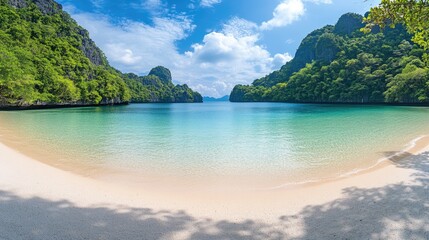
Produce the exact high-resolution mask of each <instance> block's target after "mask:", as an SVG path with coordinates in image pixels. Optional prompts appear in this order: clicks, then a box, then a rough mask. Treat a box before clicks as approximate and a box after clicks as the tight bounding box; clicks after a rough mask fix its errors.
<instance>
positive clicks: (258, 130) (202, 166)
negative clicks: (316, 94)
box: [0, 102, 429, 182]
mask: <svg viewBox="0 0 429 240" xmlns="http://www.w3.org/2000/svg"><path fill="white" fill-rule="evenodd" d="M428 120H429V109H426V108H416V107H388V106H334V105H299V104H282V103H243V104H235V103H228V102H222V103H204V104H135V105H129V106H119V107H99V108H78V109H57V110H39V111H22V112H1V113H0V123H1V127H0V130H1V129H3V131H5V129H9V130H10V129H13V131H14V133H15V134H16V135H17V136H20V141H21V144H23V145H29V144H31V145H32V146H35V147H37V148H38V149H40V151H46V152H49V153H54V154H56V155H57V156H58V161H60V162H63V163H76V162H79V163H84V164H88V165H90V166H92V167H95V168H96V167H98V166H100V167H114V168H115V167H116V168H121V169H130V170H133V171H139V170H142V171H150V172H152V173H158V172H159V173H162V174H168V175H188V176H196V177H200V176H206V175H217V176H224V175H228V176H233V175H252V174H257V175H260V176H264V175H267V176H270V175H282V176H284V177H285V181H290V182H300V181H308V180H317V179H320V178H327V177H335V176H340V175H342V174H346V173H348V172H351V171H354V170H356V169H362V168H367V167H370V166H372V165H374V164H375V163H376V162H377V161H378V160H379V159H380V158H383V157H384V156H386V155H388V154H389V153H390V152H394V151H400V150H401V149H403V148H404V147H405V146H406V144H407V143H409V142H410V141H412V140H413V139H415V138H416V137H418V136H421V135H425V134H429V124H428V123H429V121H428Z"/></svg>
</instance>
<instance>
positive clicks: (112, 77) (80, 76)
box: [0, 0, 199, 107]
mask: <svg viewBox="0 0 429 240" xmlns="http://www.w3.org/2000/svg"><path fill="white" fill-rule="evenodd" d="M127 76H128V75H123V74H122V73H120V72H119V71H117V70H115V69H114V68H112V67H111V66H110V65H109V63H108V61H107V59H106V57H105V55H104V54H103V52H102V51H101V50H100V49H99V48H98V47H97V46H96V45H95V43H94V42H93V41H92V40H91V39H90V37H89V34H88V32H87V31H86V30H85V29H83V28H82V27H80V26H79V25H78V24H77V23H76V22H75V21H74V20H73V19H72V18H71V17H70V16H69V15H68V14H67V13H66V12H64V11H62V6H61V5H60V4H58V3H56V2H55V1H53V0H0V107H14V106H17V107H20V106H23V107H25V106H44V105H54V106H55V105H93V104H120V103H126V102H129V101H130V100H138V102H164V100H165V101H167V102H193V101H194V99H197V100H199V99H198V95H199V94H197V93H194V92H192V91H191V90H190V89H189V88H188V87H187V86H177V87H176V86H174V87H171V86H170V85H169V84H168V83H167V84H166V85H168V87H161V88H158V87H152V86H149V87H148V86H145V85H144V84H143V85H144V86H143V87H142V86H141V84H140V83H139V82H138V81H136V82H133V83H131V82H132V80H129V77H127ZM141 89H144V90H142V91H141ZM182 92H186V94H188V93H189V94H188V95H190V96H188V95H186V94H185V93H182ZM140 94H141V95H140ZM148 95H149V96H151V97H150V98H149V99H150V101H146V100H147V99H148V98H147V96H148ZM152 96H155V97H152ZM158 96H159V97H158ZM168 96H175V99H174V101H172V99H171V98H170V99H169V98H168ZM176 96H177V98H176ZM140 99H144V101H140Z"/></svg>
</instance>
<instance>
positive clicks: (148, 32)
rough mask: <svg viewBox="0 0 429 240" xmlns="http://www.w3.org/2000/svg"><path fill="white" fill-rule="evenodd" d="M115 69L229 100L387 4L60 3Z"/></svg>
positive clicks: (227, 0)
mask: <svg viewBox="0 0 429 240" xmlns="http://www.w3.org/2000/svg"><path fill="white" fill-rule="evenodd" d="M59 2H60V3H61V4H62V5H63V6H64V9H65V10H66V11H67V12H68V13H70V14H71V15H72V17H73V18H75V19H76V21H77V22H78V23H79V24H80V25H82V26H83V27H85V28H86V29H88V31H89V33H90V35H91V38H92V39H93V40H94V41H95V42H96V43H97V45H98V46H99V47H100V48H101V49H102V50H103V51H104V53H105V54H106V56H107V58H108V60H109V62H110V64H111V65H112V66H114V67H116V68H118V69H119V70H121V71H123V72H133V73H136V74H140V75H146V74H147V73H148V72H149V71H150V69H151V68H153V67H155V66H158V65H162V66H165V67H168V68H169V69H170V70H171V71H172V74H173V79H174V82H175V83H180V84H184V83H186V84H188V85H189V86H190V87H192V88H193V89H195V90H197V91H199V92H200V93H202V94H203V95H204V96H214V97H221V96H223V95H227V94H229V93H230V91H231V89H232V88H233V87H234V86H235V85H236V84H249V83H251V82H252V81H253V80H255V79H257V78H260V77H263V76H265V75H266V74H268V73H270V72H272V71H274V70H277V69H279V68H280V67H281V66H282V65H283V64H285V63H286V62H287V61H289V60H290V59H291V58H292V57H293V56H294V54H295V51H296V49H297V48H298V46H299V44H300V42H301V40H302V39H303V38H304V37H305V36H306V35H307V34H308V33H310V32H311V31H313V30H315V29H317V28H320V27H323V26H325V25H327V24H335V23H336V21H337V20H338V18H339V17H340V16H341V15H342V14H344V13H347V12H355V13H360V14H364V13H365V12H366V11H368V10H369V9H370V7H371V6H374V5H377V4H378V3H379V0H368V1H365V0H180V1H178V0H176V1H173V0H130V1H119V0H79V1H71V0H59Z"/></svg>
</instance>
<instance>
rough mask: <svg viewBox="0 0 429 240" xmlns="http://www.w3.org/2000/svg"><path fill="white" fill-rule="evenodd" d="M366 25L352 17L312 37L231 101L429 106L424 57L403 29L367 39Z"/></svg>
mask: <svg viewBox="0 0 429 240" xmlns="http://www.w3.org/2000/svg"><path fill="white" fill-rule="evenodd" d="M362 19H363V17H362V16H360V15H358V14H353V13H348V14H345V15H343V16H342V17H341V18H340V19H339V21H338V23H337V24H336V25H335V26H326V27H324V28H322V29H318V30H315V31H313V32H312V33H310V34H309V35H308V36H307V37H306V38H304V40H303V41H302V43H301V45H300V46H299V48H298V50H297V52H296V54H295V58H294V59H293V60H291V61H290V62H288V63H287V64H286V65H284V66H283V67H282V68H281V69H280V70H279V71H275V72H273V73H271V74H269V75H267V76H266V77H263V78H261V79H257V80H255V81H254V82H253V84H252V85H250V86H243V85H237V86H235V88H234V89H233V91H232V93H231V97H230V100H231V101H233V102H253V101H274V102H275V101H278V102H303V103H305V102H312V103H406V104H426V103H429V70H428V68H427V67H426V65H425V64H424V61H423V60H422V56H423V54H424V52H425V51H424V50H423V49H422V48H420V47H419V46H417V45H414V44H413V43H412V41H411V37H412V36H410V35H409V34H408V33H407V31H406V29H405V28H403V27H402V26H400V25H399V26H397V27H396V28H394V29H390V28H386V29H384V30H380V29H379V28H376V29H374V30H373V31H372V32H371V33H368V34H364V33H362V32H361V31H360V29H361V28H362V27H363V26H364V24H363V23H362Z"/></svg>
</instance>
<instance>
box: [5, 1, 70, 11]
mask: <svg viewBox="0 0 429 240" xmlns="http://www.w3.org/2000/svg"><path fill="white" fill-rule="evenodd" d="M29 2H33V3H34V4H36V6H37V7H38V8H39V9H40V11H41V12H42V13H44V14H56V13H59V12H61V11H62V9H63V8H62V6H61V4H59V3H57V2H55V1H53V0H31V1H27V0H9V4H10V5H11V6H13V7H16V8H24V7H27V6H28V3H29Z"/></svg>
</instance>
